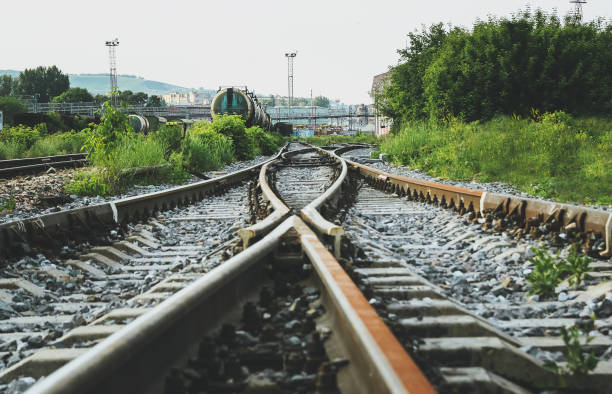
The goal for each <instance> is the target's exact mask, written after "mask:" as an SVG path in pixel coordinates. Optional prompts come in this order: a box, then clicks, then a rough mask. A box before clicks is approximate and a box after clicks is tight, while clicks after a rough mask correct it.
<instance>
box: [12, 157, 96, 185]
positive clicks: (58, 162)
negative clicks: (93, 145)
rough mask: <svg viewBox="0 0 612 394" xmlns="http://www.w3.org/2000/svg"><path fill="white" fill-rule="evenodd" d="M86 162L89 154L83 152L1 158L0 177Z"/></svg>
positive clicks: (73, 166) (76, 165)
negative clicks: (22, 157)
mask: <svg viewBox="0 0 612 394" xmlns="http://www.w3.org/2000/svg"><path fill="white" fill-rule="evenodd" d="M85 164H87V155H85V154H83V153H75V154H69V155H57V156H44V157H31V158H25V159H13V160H0V179H2V178H5V179H6V178H12V177H14V176H17V175H24V174H36V173H40V172H44V171H47V170H49V169H50V168H56V169H57V168H75V167H82V166H84V165H85Z"/></svg>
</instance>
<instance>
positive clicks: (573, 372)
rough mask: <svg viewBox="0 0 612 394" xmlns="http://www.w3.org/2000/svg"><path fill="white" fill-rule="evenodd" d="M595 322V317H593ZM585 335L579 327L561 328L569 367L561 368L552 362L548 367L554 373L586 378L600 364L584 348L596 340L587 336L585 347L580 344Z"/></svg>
mask: <svg viewBox="0 0 612 394" xmlns="http://www.w3.org/2000/svg"><path fill="white" fill-rule="evenodd" d="M591 319H592V320H594V317H591ZM583 335H585V333H583V332H582V331H581V330H580V329H579V328H578V327H575V326H570V327H567V328H566V327H561V337H562V338H563V343H564V344H565V353H566V355H567V356H566V357H567V365H566V366H565V367H560V366H558V365H557V363H555V362H552V363H549V364H547V365H546V366H547V367H548V368H550V369H552V370H553V371H555V372H557V373H559V374H561V375H565V376H586V375H588V374H589V372H590V371H592V370H594V369H595V368H596V367H597V364H599V358H598V357H597V356H596V355H595V353H593V352H589V353H586V352H585V349H584V346H586V345H588V344H589V343H590V342H591V341H592V340H593V339H594V338H593V337H591V336H589V335H587V336H586V338H585V342H584V345H583V344H581V343H580V337H581V336H583Z"/></svg>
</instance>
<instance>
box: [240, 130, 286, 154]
mask: <svg viewBox="0 0 612 394" xmlns="http://www.w3.org/2000/svg"><path fill="white" fill-rule="evenodd" d="M246 135H247V137H248V138H249V140H250V143H251V144H252V145H253V150H254V153H255V154H254V156H259V155H271V154H273V153H276V151H277V150H278V148H279V145H278V144H277V143H276V141H275V138H274V136H273V135H272V134H270V133H268V132H266V131H265V130H264V129H262V128H261V127H258V126H253V127H249V128H248V129H246Z"/></svg>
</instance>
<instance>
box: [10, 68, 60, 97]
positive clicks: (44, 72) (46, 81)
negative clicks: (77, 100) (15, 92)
mask: <svg viewBox="0 0 612 394" xmlns="http://www.w3.org/2000/svg"><path fill="white" fill-rule="evenodd" d="M18 81H19V93H20V94H22V95H33V96H34V95H38V101H39V102H43V103H47V102H49V101H50V100H51V98H53V97H55V96H59V95H60V94H61V93H63V92H65V91H66V90H68V88H69V87H70V80H69V79H68V75H66V74H64V73H62V71H60V69H59V68H57V67H56V66H51V67H43V66H39V67H36V68H34V69H25V70H24V71H23V72H22V73H21V74H19V78H18Z"/></svg>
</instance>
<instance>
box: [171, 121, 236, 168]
mask: <svg viewBox="0 0 612 394" xmlns="http://www.w3.org/2000/svg"><path fill="white" fill-rule="evenodd" d="M210 125H211V124H210V123H208V122H198V123H195V124H194V126H193V127H192V128H191V129H190V130H189V131H188V132H187V136H186V137H185V140H184V141H183V145H182V146H183V160H184V163H185V166H186V167H187V168H189V169H191V170H194V171H197V172H204V171H210V170H214V169H216V168H219V167H221V166H223V165H225V164H228V163H231V162H232V161H234V160H235V157H234V150H233V147H232V140H231V139H230V138H229V137H227V136H225V135H223V134H220V133H217V132H215V131H213V130H212V128H211V127H210Z"/></svg>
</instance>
